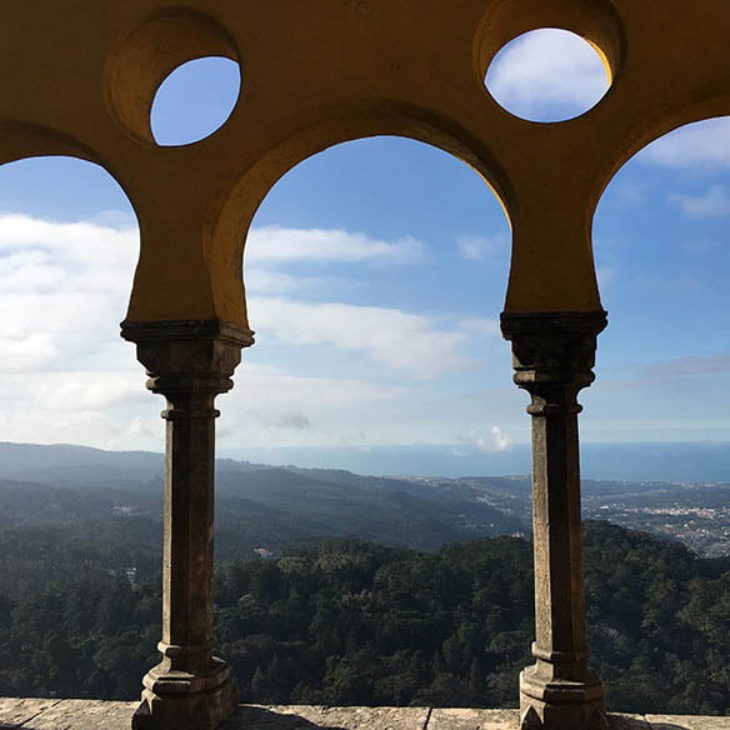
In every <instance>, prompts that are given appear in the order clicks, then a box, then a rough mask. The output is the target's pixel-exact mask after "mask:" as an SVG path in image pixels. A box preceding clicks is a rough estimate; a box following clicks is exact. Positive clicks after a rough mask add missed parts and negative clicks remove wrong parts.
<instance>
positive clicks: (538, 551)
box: [502, 312, 608, 730]
mask: <svg viewBox="0 0 730 730" xmlns="http://www.w3.org/2000/svg"><path fill="white" fill-rule="evenodd" d="M605 326H606V313H605V312H586V313H583V312H575V313H574V312H566V313H554V314H552V313H548V314H503V315H502V333H503V334H504V336H505V338H506V339H508V340H511V341H512V352H513V365H514V368H515V376H514V381H515V383H516V384H517V385H518V386H519V387H520V388H524V389H525V390H526V391H527V392H528V393H530V395H531V396H532V403H531V405H530V406H528V408H527V412H528V413H529V414H530V416H532V499H533V540H534V554H535V624H536V635H537V637H536V641H535V642H534V644H533V646H532V653H533V656H534V657H535V659H536V663H535V664H534V665H533V666H530V667H528V668H526V669H525V670H524V671H523V672H522V674H521V675H520V717H521V728H522V730H533V729H534V730H538V729H544V730H558V729H559V730H596V729H597V728H606V727H608V724H607V720H606V714H605V709H604V703H603V685H602V682H601V680H600V679H599V678H598V676H597V675H596V674H595V673H594V672H593V671H592V670H591V669H590V668H589V667H588V647H587V644H586V627H585V607H584V601H585V599H584V587H583V548H582V538H581V512H580V471H579V455H578V413H580V411H581V406H580V405H578V402H577V396H578V392H579V391H580V390H581V388H585V387H587V386H589V385H590V384H591V383H592V382H593V379H594V375H593V372H592V368H593V365H594V360H595V350H596V335H597V334H598V333H599V332H600V331H601V330H602V329H603V328H604V327H605Z"/></svg>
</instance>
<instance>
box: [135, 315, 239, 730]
mask: <svg viewBox="0 0 730 730" xmlns="http://www.w3.org/2000/svg"><path fill="white" fill-rule="evenodd" d="M252 334H253V333H251V332H248V331H245V330H240V329H238V328H235V327H231V326H228V325H224V324H222V323H220V322H217V321H204V322H195V321H194V322H148V323H134V322H125V323H123V325H122V336H123V337H124V338H126V339H128V340H131V341H133V342H135V343H136V344H137V357H138V359H139V360H140V362H141V363H142V364H143V365H144V366H145V367H146V369H147V374H148V375H149V376H150V378H149V380H148V381H147V387H148V388H149V389H150V390H151V391H153V392H154V393H159V394H161V395H164V396H165V397H166V399H167V410H165V411H163V413H162V417H163V418H164V419H165V421H166V435H165V511H164V547H163V571H162V573H163V581H162V640H161V641H160V643H159V644H158V648H159V650H160V653H161V654H162V660H161V661H160V663H159V664H158V665H157V666H155V667H153V668H152V669H150V670H149V672H147V674H146V675H145V677H144V679H143V685H144V690H143V692H142V702H141V704H140V705H139V707H138V709H137V711H136V712H135V714H134V717H133V720H132V727H133V728H134V730H213V729H214V728H217V727H218V726H219V725H220V724H221V723H222V722H223V721H224V720H225V719H226V717H227V716H228V715H229V714H230V713H231V712H232V711H233V710H234V709H235V707H236V704H237V701H238V695H237V692H236V689H235V686H234V684H233V682H232V680H231V677H230V671H229V669H228V666H227V665H226V664H225V662H223V661H222V660H221V659H219V658H217V657H215V656H213V654H212V638H213V516H214V509H215V500H214V472H215V418H216V417H217V416H218V412H217V411H216V410H215V408H214V401H215V397H216V396H217V395H218V394H220V393H225V392H227V391H228V390H230V388H231V387H232V386H233V382H232V381H231V379H230V377H231V375H232V374H233V371H234V369H235V367H236V365H238V363H239V361H240V358H241V348H242V347H244V346H247V345H250V344H252V343H253V338H252Z"/></svg>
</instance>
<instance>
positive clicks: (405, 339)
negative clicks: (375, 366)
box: [249, 297, 469, 378]
mask: <svg viewBox="0 0 730 730" xmlns="http://www.w3.org/2000/svg"><path fill="white" fill-rule="evenodd" d="M249 311H250V312H251V321H252V325H253V327H254V329H259V330H260V331H261V332H267V333H270V334H271V335H273V336H274V337H275V338H276V339H278V340H280V341H282V342H285V343H288V344H294V345H322V344H326V345H333V346H335V347H339V348H343V349H346V350H361V351H364V352H365V353H367V355H368V356H369V357H371V358H372V359H373V360H374V361H376V362H378V363H381V364H383V365H387V366H388V367H390V368H395V369H396V370H403V371H406V372H409V373H411V374H413V375H414V376H416V377H421V378H429V377H433V376H435V375H438V374H440V373H443V372H446V371H448V370H454V369H458V368H463V367H466V366H467V365H468V364H469V361H468V360H467V358H466V357H465V356H463V355H462V354H461V352H460V348H461V346H462V344H463V343H464V340H465V335H464V334H463V333H460V332H445V331H442V330H439V329H437V328H436V325H435V323H434V322H433V321H432V320H431V319H429V318H428V317H424V316H421V315H416V314H409V313H408V312H404V311H402V310H399V309H386V308H384V307H361V306H354V305H351V304H341V303H334V302H333V303H325V304H310V303H304V302H295V301H290V300H287V299H282V298H276V297H253V298H252V299H251V301H250V302H249Z"/></svg>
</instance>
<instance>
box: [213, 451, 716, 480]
mask: <svg viewBox="0 0 730 730" xmlns="http://www.w3.org/2000/svg"><path fill="white" fill-rule="evenodd" d="M219 456H222V457H230V458H235V459H246V460H248V461H252V462H258V463H265V464H292V465H295V466H301V467H306V468H324V469H347V470H349V471H353V472H355V473H357V474H367V475H378V476H380V475H384V474H387V475H393V476H444V477H461V476H480V475H489V476H496V475H508V474H510V475H513V474H515V475H516V474H529V473H530V468H531V467H530V448H529V445H527V444H516V445H514V446H512V447H511V448H509V449H506V450H504V451H482V450H480V449H478V448H475V447H473V446H468V445H464V444H451V445H450V444H444V445H431V444H428V445H412V446H372V447H368V448H352V447H340V448H303V447H288V448H278V449H240V450H236V451H235V452H234V451H230V450H228V451H223V450H222V451H221V452H220V453H219ZM581 476H582V477H584V478H585V479H607V480H614V479H615V480H630V481H643V480H647V481H654V480H656V481H672V482H684V481H687V482H723V483H730V442H726V441H724V442H721V441H717V442H715V441H703V442H682V443H666V442H664V443H662V442H643V443H586V444H582V445H581Z"/></svg>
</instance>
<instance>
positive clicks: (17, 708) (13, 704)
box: [0, 697, 60, 728]
mask: <svg viewBox="0 0 730 730" xmlns="http://www.w3.org/2000/svg"><path fill="white" fill-rule="evenodd" d="M59 702H60V700H36V699H27V698H17V697H3V698H0V728H10V727H18V726H20V725H22V724H23V723H25V722H28V721H29V720H32V719H33V718H34V717H36V715H39V714H40V713H41V712H43V711H44V710H47V709H48V708H49V707H53V705H56V704H58V703H59Z"/></svg>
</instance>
